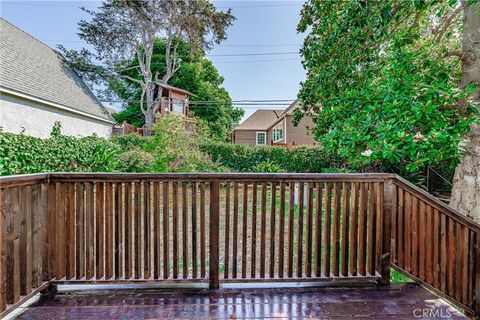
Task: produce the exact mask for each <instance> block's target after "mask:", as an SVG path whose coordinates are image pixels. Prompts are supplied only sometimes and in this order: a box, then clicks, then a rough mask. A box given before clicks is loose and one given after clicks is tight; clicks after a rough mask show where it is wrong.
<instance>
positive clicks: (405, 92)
mask: <svg viewBox="0 0 480 320" xmlns="http://www.w3.org/2000/svg"><path fill="white" fill-rule="evenodd" d="M464 2H465V1H461V2H457V1H395V0H387V1H319V0H310V1H307V3H306V4H305V5H304V7H303V9H302V18H301V21H300V23H299V25H298V30H299V31H300V32H308V35H307V37H306V39H305V42H304V46H303V48H302V50H301V54H302V56H303V65H304V67H305V69H306V70H307V80H306V81H304V82H303V83H302V85H301V91H300V93H299V98H300V101H301V102H302V105H303V108H302V111H301V114H300V113H299V114H297V118H298V117H300V116H302V115H305V114H308V115H309V116H311V117H312V118H313V120H314V122H315V128H314V135H315V137H316V139H317V140H319V141H320V142H321V143H322V144H323V146H324V147H325V148H326V149H327V150H330V151H335V152H337V154H338V155H339V156H340V157H342V158H343V159H346V160H347V161H348V162H349V163H350V164H351V165H353V166H354V167H360V166H365V165H375V166H376V167H377V168H378V167H380V168H384V169H383V170H385V168H386V169H388V170H392V171H395V172H399V173H405V172H414V171H418V170H419V169H421V168H423V167H424V166H426V165H429V164H430V165H431V164H440V163H441V164H443V165H447V166H450V167H455V165H456V164H457V163H458V161H459V159H460V157H461V155H462V150H461V148H459V145H460V144H461V142H462V139H463V137H464V135H465V134H466V133H467V132H468V131H469V130H470V124H472V123H473V122H476V121H478V116H477V115H478V114H477V109H476V104H477V102H476V101H473V100H471V99H470V98H469V97H470V94H471V93H472V92H474V91H475V90H477V87H478V84H475V83H469V84H467V85H465V86H463V87H462V86H460V83H461V78H462V68H461V63H460V59H462V58H463V57H460V59H459V57H458V55H459V54H458V49H459V48H461V46H462V37H461V34H462V27H463V26H462V23H461V10H462V6H464V5H471V3H473V2H476V1H470V2H471V3H468V4H467V3H464Z"/></svg>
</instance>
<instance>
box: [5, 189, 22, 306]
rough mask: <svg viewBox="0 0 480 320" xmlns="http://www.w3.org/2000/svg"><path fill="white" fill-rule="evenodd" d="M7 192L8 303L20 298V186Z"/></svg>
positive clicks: (15, 301)
mask: <svg viewBox="0 0 480 320" xmlns="http://www.w3.org/2000/svg"><path fill="white" fill-rule="evenodd" d="M6 193H7V199H6V208H7V210H6V217H5V228H6V240H7V241H6V247H7V250H6V261H7V263H6V269H7V270H6V274H7V279H6V284H7V289H6V295H7V303H17V302H18V301H19V300H20V239H19V233H20V212H19V210H20V208H19V201H20V196H19V188H18V187H15V188H11V189H10V190H8V191H7V192H6Z"/></svg>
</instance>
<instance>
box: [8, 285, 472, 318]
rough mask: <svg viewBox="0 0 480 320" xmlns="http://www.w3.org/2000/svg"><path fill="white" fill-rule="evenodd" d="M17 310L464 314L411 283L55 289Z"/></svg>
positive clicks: (31, 314) (46, 313)
mask: <svg viewBox="0 0 480 320" xmlns="http://www.w3.org/2000/svg"><path fill="white" fill-rule="evenodd" d="M424 310H426V311H424ZM21 311H22V312H23V313H21V314H20V315H18V317H17V319H69V320H73V319H206V318H208V319H236V318H238V319H241V318H243V319H244V318H249V319H265V318H276V319H292V318H297V319H303V318H308V319H344V318H368V319H466V318H465V317H464V316H462V315H461V314H460V313H459V312H458V311H456V310H455V309H453V308H452V307H450V306H449V305H448V304H446V303H445V302H444V301H443V300H441V299H439V298H438V297H436V296H435V295H433V294H432V293H430V292H429V291H427V290H425V289H423V288H421V287H419V286H417V285H415V284H397V285H392V286H391V287H389V288H386V287H382V288H378V287H377V288H375V287H368V288H288V289H285V288H282V289H241V290H239V289H222V290H220V291H217V292H211V291H207V290H202V289H170V290H168V291H167V290H159V289H155V290H153V289H142V290H138V289H137V290H132V289H128V290H108V291H107V290H95V291H90V290H89V291H76V292H59V293H57V294H55V295H53V294H45V295H43V296H42V297H41V298H40V300H39V301H38V302H36V303H35V304H33V305H31V306H29V307H24V308H21ZM422 312H426V313H423V316H422Z"/></svg>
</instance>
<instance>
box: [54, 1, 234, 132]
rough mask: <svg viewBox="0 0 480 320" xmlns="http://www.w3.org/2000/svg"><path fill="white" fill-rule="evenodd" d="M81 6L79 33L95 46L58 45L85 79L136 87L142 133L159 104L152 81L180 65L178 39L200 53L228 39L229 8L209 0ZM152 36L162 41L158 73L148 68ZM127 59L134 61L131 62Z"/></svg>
mask: <svg viewBox="0 0 480 320" xmlns="http://www.w3.org/2000/svg"><path fill="white" fill-rule="evenodd" d="M83 10H84V11H85V12H87V13H88V14H89V15H90V17H91V19H90V20H89V21H86V20H82V21H80V22H79V24H78V25H79V36H80V38H82V39H83V40H85V41H86V42H87V43H89V44H90V45H92V46H93V48H94V49H95V50H94V51H93V52H91V51H89V50H87V49H82V50H80V51H74V50H67V49H65V48H63V47H60V49H61V50H62V51H63V54H64V56H65V57H66V59H67V61H69V62H70V63H71V64H72V65H73V66H74V68H75V69H77V71H79V72H80V73H81V74H84V77H85V78H86V79H89V80H93V81H97V82H98V81H104V80H106V79H107V80H111V79H112V78H114V79H123V80H125V81H131V82H135V83H136V84H137V85H139V86H140V87H141V89H142V93H141V95H140V97H139V100H140V110H141V112H142V113H143V115H144V118H145V129H146V130H144V132H145V133H147V134H148V133H149V132H150V127H151V125H152V124H153V122H154V119H155V116H154V115H155V112H156V111H157V110H156V109H157V108H158V105H159V103H158V101H157V100H158V99H159V98H155V96H154V95H155V94H154V91H155V84H154V82H162V83H163V84H167V83H168V81H169V80H170V78H171V77H172V76H173V74H174V73H175V72H176V71H177V70H178V68H179V67H180V64H181V63H182V61H181V60H180V59H179V58H178V56H177V53H178V51H179V49H180V48H179V46H180V45H181V43H182V42H185V43H188V44H189V47H190V49H191V50H193V51H197V52H205V51H207V50H209V49H211V47H212V45H213V44H214V43H220V42H221V41H223V40H225V39H226V38H227V34H226V29H227V28H228V27H229V26H230V25H231V24H232V22H233V20H234V19H235V18H234V16H233V15H232V14H231V10H230V9H229V10H227V11H225V12H224V11H218V10H217V8H216V7H215V5H213V3H211V2H210V1H208V0H135V1H132V0H104V1H103V2H102V3H101V5H100V6H99V7H98V9H97V10H87V9H85V8H83ZM157 38H163V39H165V46H164V62H165V67H164V68H162V70H161V72H159V70H157V72H153V70H152V56H153V50H154V46H155V41H156V39H157ZM132 61H136V64H135V65H132V64H131V62H132ZM132 69H136V70H138V71H139V72H138V74H139V75H141V77H135V78H133V77H131V76H129V75H128V73H129V71H130V70H132ZM158 97H161V94H159V95H158ZM144 102H146V103H145V104H144Z"/></svg>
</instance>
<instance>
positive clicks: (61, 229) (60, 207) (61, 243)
mask: <svg viewBox="0 0 480 320" xmlns="http://www.w3.org/2000/svg"><path fill="white" fill-rule="evenodd" d="M56 197H57V201H56V206H57V210H56V211H57V219H56V224H57V226H56V228H55V229H56V234H55V237H56V239H57V240H56V243H57V245H56V246H57V250H56V257H57V264H56V266H55V270H56V271H55V278H56V279H57V280H60V279H63V278H64V277H65V256H66V247H65V184H64V183H57V194H56Z"/></svg>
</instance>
